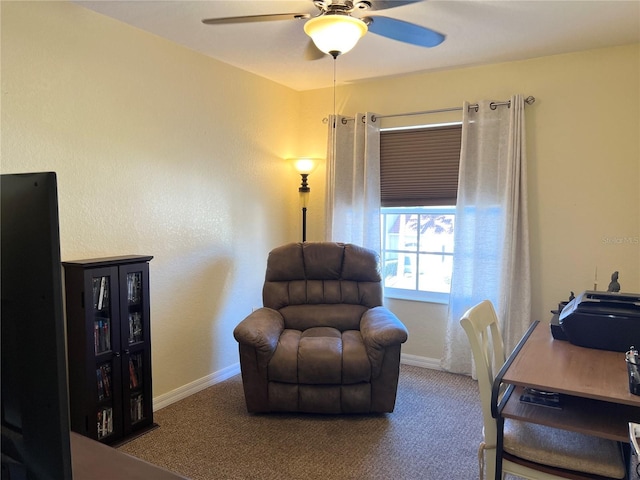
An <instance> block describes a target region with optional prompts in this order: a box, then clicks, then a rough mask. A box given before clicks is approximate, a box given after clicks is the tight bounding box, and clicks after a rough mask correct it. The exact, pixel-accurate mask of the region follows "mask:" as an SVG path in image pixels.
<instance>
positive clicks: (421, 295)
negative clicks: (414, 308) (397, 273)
mask: <svg viewBox="0 0 640 480" xmlns="http://www.w3.org/2000/svg"><path fill="white" fill-rule="evenodd" d="M383 295H384V297H385V298H393V299H396V300H409V301H412V302H424V303H439V304H443V305H448V304H449V294H448V293H439V292H421V291H416V290H403V289H401V288H388V287H386V288H385V289H384V291H383Z"/></svg>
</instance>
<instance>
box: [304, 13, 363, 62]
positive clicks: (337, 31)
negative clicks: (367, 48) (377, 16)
mask: <svg viewBox="0 0 640 480" xmlns="http://www.w3.org/2000/svg"><path fill="white" fill-rule="evenodd" d="M304 32H305V33H306V34H307V35H309V36H310V37H311V39H312V40H313V43H315V45H316V47H318V49H319V50H320V51H322V52H324V53H327V54H329V55H331V56H332V57H334V58H335V57H337V56H338V55H341V54H343V53H347V52H348V51H349V50H351V49H352V48H353V47H355V46H356V43H358V40H360V38H362V36H363V35H364V34H365V33H367V25H366V24H365V23H364V22H363V21H362V20H360V19H358V18H354V17H350V16H348V15H339V14H334V15H321V16H319V17H315V18H312V19H311V20H308V21H307V23H305V24H304Z"/></svg>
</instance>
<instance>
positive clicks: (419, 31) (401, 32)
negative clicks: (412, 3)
mask: <svg viewBox="0 0 640 480" xmlns="http://www.w3.org/2000/svg"><path fill="white" fill-rule="evenodd" d="M362 20H363V21H364V22H365V23H367V24H368V26H369V31H370V32H373V33H376V34H378V35H382V36H383V37H387V38H392V39H394V40H398V41H400V42H405V43H410V44H411V45H418V46H420V47H435V46H436V45H440V44H441V43H442V42H443V41H444V39H445V36H444V35H443V34H441V33H438V32H436V31H435V30H431V29H430V28H427V27H421V26H420V25H416V24H415V23H409V22H405V21H404V20H398V19H396V18H389V17H380V16H377V15H376V16H375V17H365V18H363V19H362Z"/></svg>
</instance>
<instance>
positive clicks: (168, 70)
mask: <svg viewBox="0 0 640 480" xmlns="http://www.w3.org/2000/svg"><path fill="white" fill-rule="evenodd" d="M297 112H298V97H297V93H296V92H295V91H293V90H290V89H288V88H285V87H282V86H280V85H277V84H275V83H272V82H270V81H267V80H264V79H262V78H260V77H257V76H254V75H252V74H249V73H246V72H243V71H241V70H238V69H235V68H233V67H230V66H228V65H225V64H222V63H219V62H215V61H213V60H211V59H208V58H206V57H204V56H202V55H199V54H196V53H194V52H191V51H189V50H186V49H184V48H182V47H179V46H177V45H175V44H172V43H170V42H167V41H164V40H162V39H160V38H158V37H155V36H152V35H149V34H146V33H144V32H141V31H139V30H136V29H133V28H131V27H129V26H127V25H125V24H123V23H119V22H116V21H114V20H111V19H108V18H106V17H103V16H101V15H98V14H96V13H94V12H91V11H89V10H86V9H83V8H81V7H78V6H76V5H73V4H69V3H66V2H2V137H1V139H2V152H1V153H2V172H3V173H12V172H26V171H41V170H53V171H56V172H57V173H58V182H59V185H58V188H59V210H60V230H61V231H60V234H61V249H62V258H63V260H73V259H80V258H92V257H101V256H112V255H124V254H130V253H133V254H149V255H154V256H155V258H154V259H153V260H152V261H151V264H150V271H151V321H152V341H153V351H152V354H153V367H154V396H158V395H160V394H164V393H166V392H169V391H171V390H173V389H176V388H178V387H181V386H183V385H185V384H187V383H189V382H192V381H195V380H198V379H200V378H203V377H206V376H207V375H210V374H212V373H214V372H217V371H220V370H222V369H223V368H225V367H228V366H230V365H233V364H234V363H236V362H237V361H238V357H237V344H236V342H235V340H234V339H233V336H232V330H233V328H234V327H235V325H236V324H237V322H239V321H240V320H241V319H242V318H243V317H244V316H245V315H246V314H248V313H249V312H251V308H252V307H254V306H256V305H260V304H261V289H262V281H263V278H264V268H265V265H266V255H267V252H268V251H269V250H270V249H271V248H273V247H274V246H276V245H279V244H281V243H284V242H289V241H296V240H298V237H299V231H298V226H299V225H298V223H297V222H298V215H297V202H298V198H297V191H296V185H297V182H298V180H299V177H298V178H296V174H295V173H294V172H293V170H292V169H291V167H290V166H289V165H288V164H287V163H286V162H285V161H284V160H283V159H284V158H288V157H290V156H292V155H295V154H298V152H297V151H296V143H297V141H298V138H297V130H296V128H297V127H296V124H297V122H296V116H297Z"/></svg>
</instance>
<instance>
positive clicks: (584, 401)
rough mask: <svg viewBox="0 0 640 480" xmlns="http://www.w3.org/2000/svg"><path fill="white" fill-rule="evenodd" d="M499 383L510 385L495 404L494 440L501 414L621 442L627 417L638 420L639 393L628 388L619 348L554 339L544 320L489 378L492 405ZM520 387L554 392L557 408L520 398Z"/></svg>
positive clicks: (625, 436) (625, 435) (624, 438)
mask: <svg viewBox="0 0 640 480" xmlns="http://www.w3.org/2000/svg"><path fill="white" fill-rule="evenodd" d="M501 384H508V385H512V386H513V387H512V388H510V389H508V390H507V393H506V394H505V396H504V397H503V399H502V402H501V403H500V405H498V406H497V408H496V411H495V412H494V413H495V416H496V418H497V419H498V425H499V433H498V437H499V438H498V442H499V444H501V442H502V438H501V433H502V432H501V430H502V429H501V422H502V420H503V419H504V418H512V419H516V420H521V421H526V422H531V423H537V424H541V425H547V426H550V427H556V428H562V429H565V430H571V431H575V432H582V433H586V434H589V435H594V436H597V437H602V438H608V439H611V440H616V441H619V442H623V443H628V442H629V430H628V422H630V421H633V422H638V423H640V396H637V395H632V394H631V393H629V382H628V377H627V366H626V364H625V360H624V353H620V352H609V351H606V350H596V349H592V348H584V347H578V346H576V345H573V344H571V343H569V342H567V341H562V340H554V338H553V337H552V336H551V331H550V328H549V325H548V324H547V323H540V322H536V323H534V324H533V325H532V326H531V328H530V329H529V330H528V331H527V333H526V334H525V336H524V337H523V340H522V341H521V342H520V344H519V345H518V346H517V347H516V349H515V350H514V352H513V353H512V354H511V356H510V357H509V358H508V359H507V362H506V363H505V365H504V367H503V368H502V369H501V370H500V372H499V373H498V375H496V381H495V382H494V400H493V401H492V402H493V404H494V405H496V404H497V398H498V393H497V392H498V389H499V386H500V385H501ZM524 387H533V388H537V389H540V390H545V391H551V392H559V393H561V394H562V409H553V408H548V407H542V406H537V405H531V404H527V403H523V402H520V395H521V393H522V391H523V390H524Z"/></svg>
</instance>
